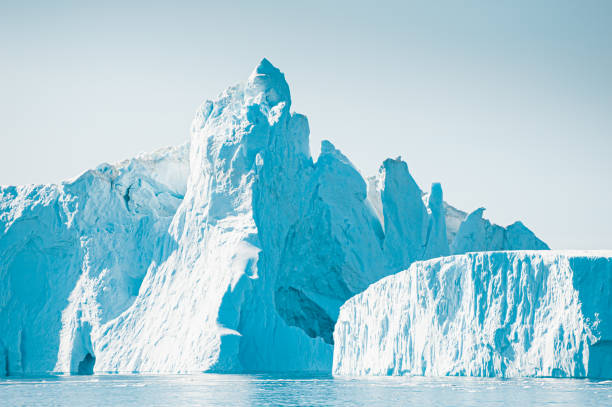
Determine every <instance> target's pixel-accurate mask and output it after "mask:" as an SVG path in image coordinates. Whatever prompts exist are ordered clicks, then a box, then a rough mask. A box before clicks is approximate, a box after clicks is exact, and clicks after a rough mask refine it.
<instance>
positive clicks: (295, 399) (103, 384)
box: [0, 374, 612, 407]
mask: <svg viewBox="0 0 612 407" xmlns="http://www.w3.org/2000/svg"><path fill="white" fill-rule="evenodd" d="M0 405H1V406H79V407H83V406H385V407H387V406H455V407H460V406H521V407H526V406H612V381H593V380H573V379H511V380H500V379H481V378H459V377H450V378H423V377H377V378H333V377H331V376H286V375H285V376H272V375H217V374H201V375H173V376H137V375H133V376H120V375H103V376H50V377H37V378H34V377H31V378H9V379H1V380H0Z"/></svg>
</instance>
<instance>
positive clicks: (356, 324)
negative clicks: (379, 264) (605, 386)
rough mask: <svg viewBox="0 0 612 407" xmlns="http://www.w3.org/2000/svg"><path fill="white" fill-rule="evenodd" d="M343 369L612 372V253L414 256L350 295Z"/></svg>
mask: <svg viewBox="0 0 612 407" xmlns="http://www.w3.org/2000/svg"><path fill="white" fill-rule="evenodd" d="M334 339H335V348H334V366H333V372H334V374H336V375H427V376H447V375H456V376H495V377H521V376H545V377H593V378H609V377H612V252H610V251H607V252H605V251H603V252H599V251H585V252H571V251H569V252H558V251H507V252H487V253H469V254H464V255H457V256H450V257H444V258H439V259H433V260H427V261H420V262H416V263H413V264H412V265H411V266H410V268H408V269H407V270H404V271H402V272H400V273H397V274H395V275H392V276H388V277H385V278H384V279H382V280H380V281H378V282H377V283H375V284H372V285H371V286H370V287H369V288H368V289H367V290H365V291H364V292H363V293H360V294H358V295H356V296H355V297H353V298H351V299H350V300H348V301H347V302H346V303H345V304H344V305H343V306H342V308H341V310H340V316H339V318H338V322H337V324H336V328H335V331H334Z"/></svg>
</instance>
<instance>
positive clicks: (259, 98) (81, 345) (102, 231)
mask: <svg viewBox="0 0 612 407" xmlns="http://www.w3.org/2000/svg"><path fill="white" fill-rule="evenodd" d="M423 198H424V194H423V192H422V191H421V189H420V188H419V187H418V185H417V184H416V182H415V181H414V179H413V178H412V177H411V175H410V173H409V171H408V166H407V165H406V163H405V162H403V161H401V160H400V159H395V160H392V159H390V160H386V161H385V162H384V163H383V165H382V166H381V169H380V172H379V174H378V175H377V176H376V177H374V178H372V179H370V180H369V182H368V183H366V181H365V180H364V179H363V177H362V176H361V174H360V173H359V172H358V171H357V170H356V169H355V167H354V166H353V165H352V163H351V162H350V161H349V159H348V158H347V157H345V156H344V155H343V154H342V153H341V152H340V151H339V150H337V149H336V148H335V147H334V146H333V145H332V144H331V143H330V142H328V141H325V142H323V144H322V146H321V154H320V156H319V158H318V159H317V161H316V162H313V160H312V158H311V155H310V151H309V128H308V121H307V119H306V117H305V116H302V115H300V114H297V113H294V112H291V96H290V92H289V86H288V84H287V82H286V81H285V78H284V75H283V74H282V73H281V72H280V71H279V70H278V69H277V68H275V67H274V66H272V65H271V64H270V63H269V62H268V61H267V60H263V61H262V62H261V63H260V64H259V65H258V66H257V68H256V69H255V70H254V72H253V73H252V75H251V76H250V77H249V79H248V80H247V81H246V83H243V84H239V85H235V86H232V87H230V88H228V89H227V90H226V91H225V92H223V93H222V94H220V95H219V96H218V97H217V98H216V99H215V100H213V101H207V102H205V103H204V104H202V106H201V107H200V108H199V109H198V111H197V113H196V117H195V119H194V121H193V124H192V129H191V140H190V142H189V143H188V144H185V145H183V146H179V147H170V148H167V149H163V150H160V151H157V152H155V153H152V154H144V155H141V156H139V157H137V158H134V159H131V160H126V161H124V162H122V163H119V164H115V165H108V164H104V165H101V166H99V167H98V168H96V169H95V170H90V171H86V172H85V173H83V174H82V175H81V176H79V177H77V178H75V179H74V180H70V181H67V182H64V183H61V184H57V185H41V186H18V187H12V186H7V187H0V374H9V375H11V374H33V373H43V372H49V371H55V372H72V373H91V372H165V373H174V372H192V371H198V372H201V371H216V372H236V371H327V372H329V371H330V369H331V365H332V352H333V346H332V343H333V335H332V333H333V328H334V324H335V322H336V319H337V317H338V312H339V308H340V306H341V305H342V304H343V303H344V302H345V301H346V300H347V299H348V298H350V297H352V296H353V295H355V294H357V293H359V292H361V291H363V290H364V289H365V288H367V287H368V285H369V284H371V283H373V282H375V281H377V280H378V279H380V278H382V277H384V276H386V275H389V274H391V273H394V272H397V271H400V270H402V269H405V268H406V267H408V266H409V265H410V263H412V262H413V261H415V260H422V259H427V258H432V257H436V256H441V255H446V254H449V253H458V252H461V251H469V250H481V249H487V250H489V249H507V248H523V249H537V248H546V245H545V244H544V243H543V242H541V241H540V240H538V239H537V238H536V237H535V236H534V235H533V234H532V233H531V232H530V231H529V230H528V229H527V228H525V227H523V226H522V225H518V226H511V227H509V228H502V227H499V226H496V225H492V224H491V223H490V222H488V221H486V220H483V219H482V218H481V215H482V211H480V212H478V213H477V214H472V215H469V216H468V215H467V214H466V213H464V212H461V211H459V210H456V209H454V208H452V207H450V206H449V205H448V204H446V203H445V202H444V201H443V197H442V189H441V186H440V185H439V184H434V185H433V186H432V188H431V192H430V193H429V194H428V195H426V199H423Z"/></svg>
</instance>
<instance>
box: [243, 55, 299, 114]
mask: <svg viewBox="0 0 612 407" xmlns="http://www.w3.org/2000/svg"><path fill="white" fill-rule="evenodd" d="M246 94H247V96H248V97H250V98H251V99H252V100H251V102H252V103H257V104H263V105H267V106H268V107H269V108H272V107H274V106H276V105H279V104H280V103H284V107H285V108H287V109H288V108H289V107H290V106H291V92H290V90H289V85H288V84H287V81H286V80H285V75H284V74H283V73H282V72H281V71H280V70H279V69H278V68H277V67H275V66H274V65H272V63H271V62H270V61H268V60H267V59H266V58H263V59H262V60H261V62H260V63H259V65H257V67H256V68H255V69H254V70H253V72H252V73H251V75H250V76H249V79H248V81H247V86H246Z"/></svg>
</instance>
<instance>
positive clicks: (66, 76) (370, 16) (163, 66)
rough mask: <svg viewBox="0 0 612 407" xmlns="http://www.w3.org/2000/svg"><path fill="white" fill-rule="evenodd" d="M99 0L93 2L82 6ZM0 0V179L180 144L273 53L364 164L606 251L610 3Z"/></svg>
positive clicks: (549, 235)
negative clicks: (403, 170) (201, 112)
mask: <svg viewBox="0 0 612 407" xmlns="http://www.w3.org/2000/svg"><path fill="white" fill-rule="evenodd" d="M88 3H89V4H88ZM124 3H127V2H115V3H113V2H83V1H78V2H66V1H54V2H51V1H41V2H35V1H29V2H24V1H15V2H11V1H8V2H7V1H2V2H1V3H0V61H2V63H1V64H0V140H1V144H0V153H1V154H0V184H17V183H43V182H44V183H46V182H57V181H60V180H62V179H66V178H69V177H71V176H74V175H76V174H78V173H79V172H81V171H82V170H84V169H87V168H90V167H94V166H96V165H97V164H99V163H100V162H104V161H110V162H112V161H117V160H120V159H123V158H127V157H130V156H133V155H135V154H136V153H138V152H142V151H150V150H154V149H156V148H158V147H161V146H164V145H169V144H178V143H181V142H183V141H184V140H187V138H188V136H189V134H188V129H189V125H190V123H191V119H192V115H193V113H194V111H195V109H196V107H197V106H198V105H199V104H200V103H201V102H202V101H203V100H204V99H206V98H210V97H213V96H215V95H216V94H217V93H218V92H220V91H221V90H223V89H224V88H225V87H227V86H228V85H231V84H234V83H236V82H239V81H242V80H244V79H246V77H247V76H248V74H249V73H250V71H251V70H252V69H253V67H254V66H255V65H256V64H257V62H258V61H259V60H260V59H261V58H262V57H264V56H265V57H267V58H269V59H270V60H271V61H272V63H274V64H275V65H277V66H278V67H279V68H280V69H281V70H282V71H283V72H285V74H286V78H287V80H288V81H289V84H290V86H291V89H292V95H293V101H294V110H296V111H298V112H300V113H304V114H306V115H307V116H308V118H309V120H310V126H311V144H312V146H313V150H315V151H316V150H318V148H319V147H318V146H319V143H320V141H321V140H322V139H329V140H331V141H332V142H333V143H334V144H335V145H336V147H338V148H340V149H341V150H342V151H343V152H344V153H345V154H347V155H348V156H349V157H350V158H351V160H352V161H353V162H354V163H355V165H356V166H357V167H358V168H360V169H361V170H362V172H363V173H364V174H365V175H369V174H372V173H374V172H375V171H376V170H377V168H378V166H379V165H380V163H381V161H382V160H383V159H384V158H386V157H396V156H398V155H401V156H402V157H403V158H404V159H405V160H406V161H407V162H408V165H409V168H410V170H411V172H412V173H413V175H414V177H415V179H416V180H417V182H419V184H420V185H421V187H422V188H423V189H426V190H427V189H429V185H430V184H431V182H433V181H440V182H441V183H442V186H443V189H444V194H445V199H446V200H447V201H449V202H450V203H451V204H453V205H455V206H457V207H459V208H462V209H464V210H473V209H476V208H477V207H479V206H485V207H486V208H487V212H486V215H487V216H488V217H489V218H491V219H492V220H493V221H495V222H497V223H500V224H504V225H505V224H508V223H511V222H513V221H514V220H517V219H521V220H523V221H524V222H525V224H527V225H528V226H529V227H531V228H532V229H533V230H534V231H535V232H536V234H538V236H540V237H541V238H542V239H543V240H545V241H546V242H548V243H549V244H550V245H551V246H552V247H554V248H601V249H603V248H607V249H610V248H612V235H611V230H612V215H611V213H612V209H611V208H610V206H611V202H612V159H611V157H612V2H611V1H592V0H589V1H578V0H576V1H558V0H548V1H524V2H522V1H496V2H490V1H478V2H475V1H473V2H471V1H446V2H426V1H423V2H410V1H397V2H384V1H376V2H374V1H368V2H358V1H350V2H349V1H346V2H345V1H334V2H327V1H309V2H304V3H303V4H301V5H300V4H297V3H294V2H289V1H283V2H281V1H278V2H264V1H261V2H247V1H245V2H230V1H226V2H220V1H217V2H205V1H204V2H202V1H201V2H141V3H136V2H130V3H131V5H129V6H128V5H125V4H124Z"/></svg>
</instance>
